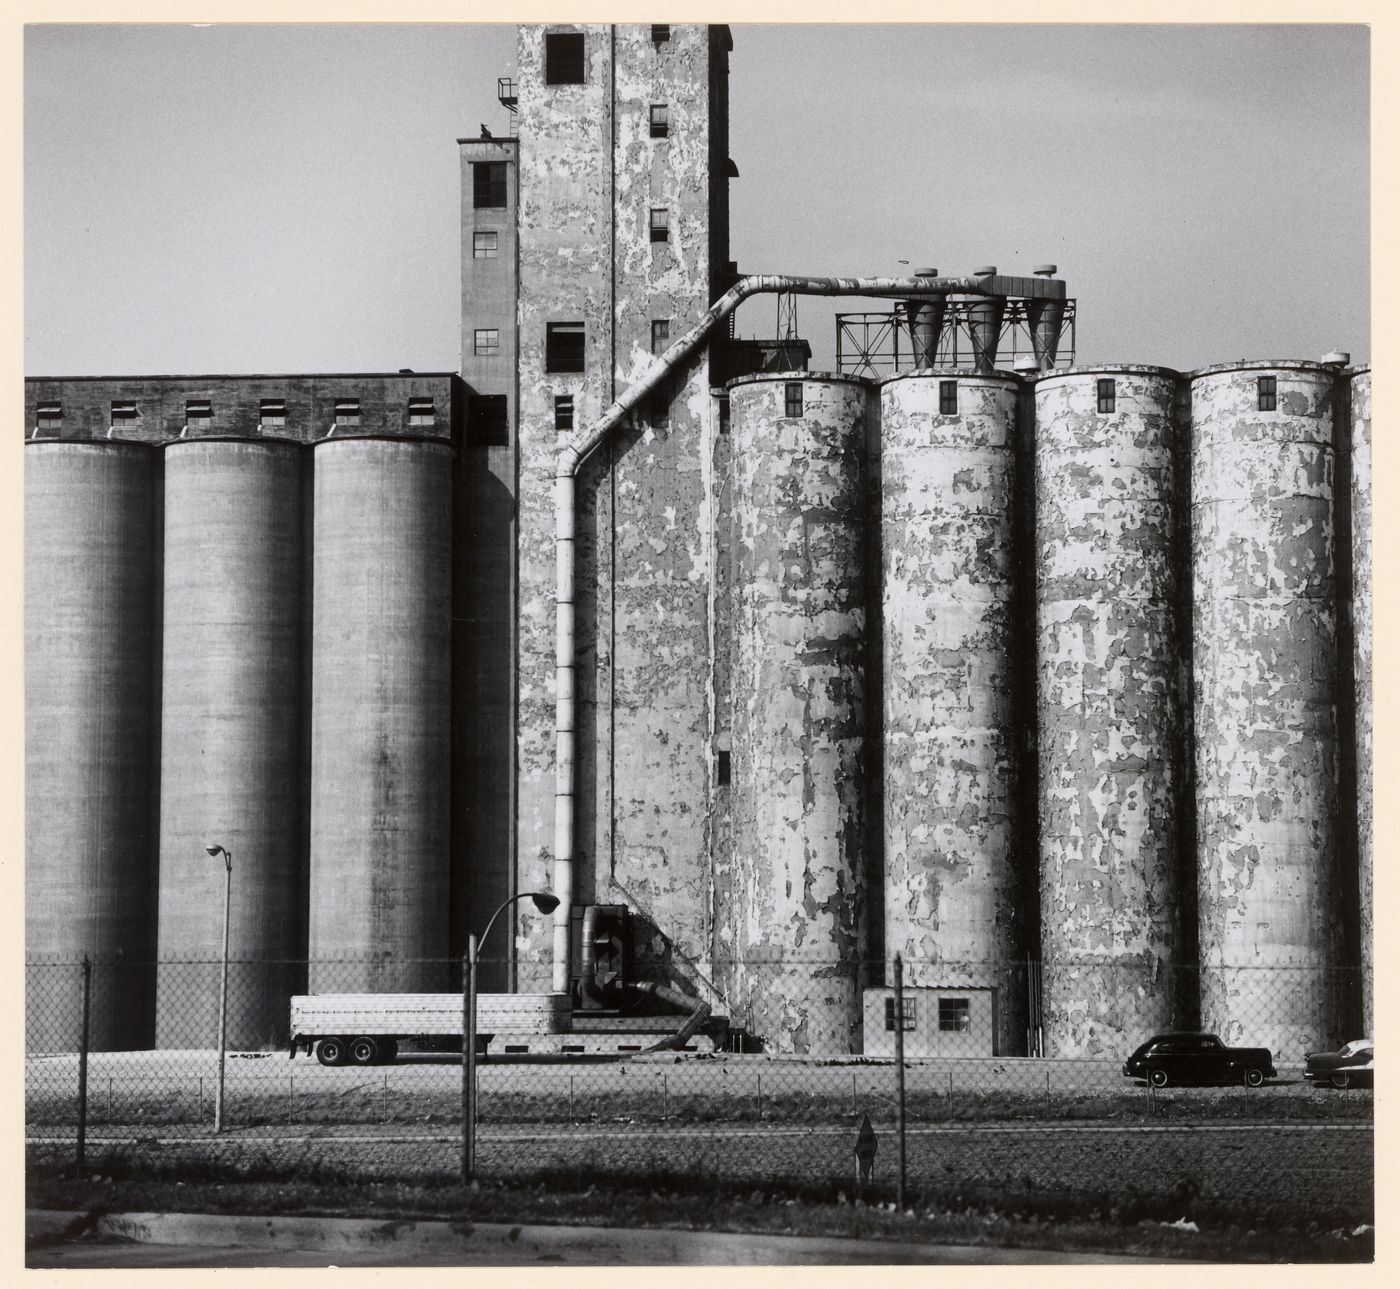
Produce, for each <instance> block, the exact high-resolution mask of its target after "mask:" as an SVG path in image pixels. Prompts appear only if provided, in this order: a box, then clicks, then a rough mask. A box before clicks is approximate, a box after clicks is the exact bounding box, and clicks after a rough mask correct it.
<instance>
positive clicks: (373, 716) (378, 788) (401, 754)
mask: <svg viewBox="0 0 1400 1289" xmlns="http://www.w3.org/2000/svg"><path fill="white" fill-rule="evenodd" d="M315 475H316V484H315V512H314V517H315V538H314V548H313V549H314V552H315V563H314V593H313V594H314V610H313V612H314V626H313V632H312V706H311V861H310V863H311V876H310V951H311V956H312V958H313V959H314V960H315V961H314V965H313V966H312V969H311V973H310V975H311V978H310V982H309V984H310V988H311V989H312V990H322V991H324V990H351V991H353V990H357V989H363V990H371V991H373V990H380V991H398V990H404V991H413V990H431V989H434V988H441V987H442V982H444V981H445V978H446V972H445V963H444V961H443V960H444V959H445V957H446V953H447V910H448V872H447V847H448V719H449V707H448V702H449V668H450V623H449V616H450V582H449V569H450V566H451V559H452V496H451V479H452V453H451V449H450V448H449V447H447V446H446V445H444V444H441V443H432V442H412V441H405V440H391V439H367V440H346V441H344V442H337V441H335V440H331V441H329V442H324V443H321V444H319V445H318V446H317V448H316V450H315Z"/></svg>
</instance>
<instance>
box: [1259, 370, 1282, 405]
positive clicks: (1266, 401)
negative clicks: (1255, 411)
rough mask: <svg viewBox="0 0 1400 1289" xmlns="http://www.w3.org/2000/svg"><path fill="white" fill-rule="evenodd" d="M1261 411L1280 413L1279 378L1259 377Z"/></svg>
mask: <svg viewBox="0 0 1400 1289" xmlns="http://www.w3.org/2000/svg"><path fill="white" fill-rule="evenodd" d="M1259 410H1260V411H1261V412H1276V411H1278V377H1277V376H1261V377H1259Z"/></svg>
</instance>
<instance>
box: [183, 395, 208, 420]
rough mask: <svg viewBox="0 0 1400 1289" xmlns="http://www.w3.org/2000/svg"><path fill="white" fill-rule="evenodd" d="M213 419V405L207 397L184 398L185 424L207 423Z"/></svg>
mask: <svg viewBox="0 0 1400 1289" xmlns="http://www.w3.org/2000/svg"><path fill="white" fill-rule="evenodd" d="M213 419H214V405H213V404H212V403H211V402H210V401H209V400H208V399H207V398H187V399H186V400H185V424H186V425H208V424H209V422H210V421H212V420H213Z"/></svg>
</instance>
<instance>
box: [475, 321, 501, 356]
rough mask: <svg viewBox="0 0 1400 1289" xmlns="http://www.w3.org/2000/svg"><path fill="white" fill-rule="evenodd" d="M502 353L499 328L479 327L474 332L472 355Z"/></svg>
mask: <svg viewBox="0 0 1400 1289" xmlns="http://www.w3.org/2000/svg"><path fill="white" fill-rule="evenodd" d="M500 352H501V332H500V329H499V328H497V327H477V328H476V330H475V331H473V332H472V353H474V354H498V353H500Z"/></svg>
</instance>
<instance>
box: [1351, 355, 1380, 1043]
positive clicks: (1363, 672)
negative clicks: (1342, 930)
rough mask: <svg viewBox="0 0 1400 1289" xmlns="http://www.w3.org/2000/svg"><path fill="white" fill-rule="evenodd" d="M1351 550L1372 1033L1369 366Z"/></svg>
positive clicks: (1364, 998) (1357, 417)
mask: <svg viewBox="0 0 1400 1289" xmlns="http://www.w3.org/2000/svg"><path fill="white" fill-rule="evenodd" d="M1350 402H1351V549H1352V565H1351V570H1352V573H1351V576H1352V590H1351V596H1352V650H1353V657H1352V667H1353V673H1354V676H1355V699H1356V815H1357V819H1356V825H1357V868H1358V874H1357V880H1358V886H1359V903H1360V934H1361V966H1362V983H1361V1009H1362V1019H1363V1025H1364V1027H1365V1030H1366V1033H1367V1034H1370V1033H1373V1032H1374V1030H1373V1027H1374V1024H1375V1020H1374V1012H1373V1005H1374V997H1373V993H1372V990H1373V980H1372V973H1373V969H1374V965H1373V958H1372V946H1371V938H1372V935H1373V934H1374V919H1373V915H1372V904H1371V881H1372V850H1371V843H1372V825H1371V814H1372V803H1373V794H1372V775H1371V704H1372V693H1371V594H1372V586H1373V582H1372V575H1371V369H1370V368H1369V367H1364V368H1361V369H1359V370H1357V371H1356V372H1354V373H1353V374H1352V377H1351V399H1350Z"/></svg>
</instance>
